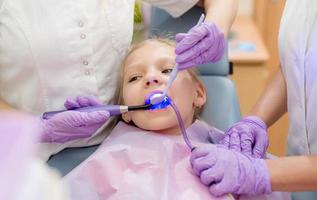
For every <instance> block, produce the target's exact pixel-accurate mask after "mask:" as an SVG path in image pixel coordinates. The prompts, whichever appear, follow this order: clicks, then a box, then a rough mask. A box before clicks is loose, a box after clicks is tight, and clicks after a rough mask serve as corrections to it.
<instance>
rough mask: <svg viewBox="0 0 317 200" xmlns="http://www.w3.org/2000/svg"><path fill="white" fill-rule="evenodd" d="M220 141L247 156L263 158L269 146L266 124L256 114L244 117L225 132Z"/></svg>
mask: <svg viewBox="0 0 317 200" xmlns="http://www.w3.org/2000/svg"><path fill="white" fill-rule="evenodd" d="M225 135H226V136H225V137H224V139H222V140H221V141H220V142H219V143H220V144H222V145H224V146H225V147H227V148H228V149H233V150H236V151H241V152H242V153H243V154H245V155H247V156H252V157H255V158H263V157H264V156H265V152H266V150H267V148H268V146H269V139H268V135H267V127H266V124H265V123H264V122H263V121H262V120H261V119H260V118H258V117H256V116H249V117H246V118H243V119H242V120H241V121H239V122H238V123H236V124H234V125H233V126H232V127H231V128H229V129H228V130H227V131H226V133H225Z"/></svg>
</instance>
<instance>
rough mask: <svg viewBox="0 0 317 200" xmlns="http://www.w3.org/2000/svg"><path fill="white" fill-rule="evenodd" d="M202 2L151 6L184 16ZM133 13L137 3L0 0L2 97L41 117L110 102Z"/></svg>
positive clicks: (173, 0)
mask: <svg viewBox="0 0 317 200" xmlns="http://www.w3.org/2000/svg"><path fill="white" fill-rule="evenodd" d="M197 1H198V0H162V1H157V0H148V1H147V2H149V3H152V4H154V5H156V6H158V7H161V8H164V9H165V10H167V11H168V12H169V13H170V14H171V15H173V16H179V15H181V14H182V13H184V12H185V11H186V10H188V9H189V8H191V7H192V6H193V5H195V4H196V3H197ZM133 13H134V0H76V1H75V0H55V1H44V0H42V1H41V0H0V97H1V98H2V99H4V100H5V101H6V102H8V103H9V104H10V105H12V106H14V107H15V108H17V109H18V110H22V111H26V112H30V113H33V114H36V115H40V114H41V113H43V112H45V111H51V110H58V109H62V108H63V103H64V101H65V99H66V98H69V97H75V96H77V95H96V96H97V97H98V98H100V99H101V100H102V101H103V102H104V103H111V101H112V99H113V96H114V91H115V89H116V77H117V72H118V68H119V66H120V62H121V61H122V58H123V57H124V55H125V52H126V51H127V49H128V47H129V45H130V42H131V39H132V34H133ZM99 142H100V140H99ZM94 143H98V142H96V141H94ZM85 144H86V145H87V142H85ZM66 145H70V144H66ZM77 145H78V146H82V145H83V144H79V143H78V144H77ZM53 146H54V145H53ZM59 148H61V147H59ZM52 149H55V146H54V147H52ZM52 151H55V150H52Z"/></svg>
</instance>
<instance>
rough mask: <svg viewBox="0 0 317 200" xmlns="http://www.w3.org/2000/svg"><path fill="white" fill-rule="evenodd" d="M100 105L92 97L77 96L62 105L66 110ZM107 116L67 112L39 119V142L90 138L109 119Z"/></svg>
mask: <svg viewBox="0 0 317 200" xmlns="http://www.w3.org/2000/svg"><path fill="white" fill-rule="evenodd" d="M100 104H101V102H100V101H99V100H98V99H96V98H95V97H93V96H87V97H83V96H79V97H77V98H76V99H67V100H66V102H65V104H64V105H65V107H66V108H67V109H74V108H80V107H86V106H94V105H100ZM109 116H110V115H109V112H107V111H96V112H90V113H87V112H78V111H72V110H69V111H66V112H62V113H59V114H56V115H54V116H53V117H52V118H50V119H47V120H46V119H40V123H41V127H42V129H41V130H42V131H41V142H55V143H65V142H68V141H71V140H75V139H80V138H87V137H90V136H91V135H93V134H94V133H95V132H96V131H97V130H98V129H99V128H100V127H101V126H102V125H103V124H104V123H105V122H106V121H107V120H108V119H109Z"/></svg>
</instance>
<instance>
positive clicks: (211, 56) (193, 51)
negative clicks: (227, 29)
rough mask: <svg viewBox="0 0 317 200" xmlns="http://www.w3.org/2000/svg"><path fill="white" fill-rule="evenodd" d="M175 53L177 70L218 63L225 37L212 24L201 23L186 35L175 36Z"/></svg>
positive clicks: (223, 48)
mask: <svg viewBox="0 0 317 200" xmlns="http://www.w3.org/2000/svg"><path fill="white" fill-rule="evenodd" d="M175 40H176V42H177V45H176V49H175V53H176V62H177V63H178V64H179V69H187V68H190V67H193V66H195V65H199V64H205V63H210V62H217V61H219V60H220V59H221V58H222V56H223V54H224V50H225V37H224V34H223V33H222V31H221V30H220V29H219V28H218V27H217V26H216V25H215V24H213V23H202V24H201V25H200V26H195V27H193V28H192V29H190V30H189V31H188V33H179V34H177V35H176V37H175Z"/></svg>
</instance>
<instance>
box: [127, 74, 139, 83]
mask: <svg viewBox="0 0 317 200" xmlns="http://www.w3.org/2000/svg"><path fill="white" fill-rule="evenodd" d="M140 78H141V76H133V77H131V78H130V79H129V80H128V82H129V83H131V82H133V81H136V80H139V79H140Z"/></svg>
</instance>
